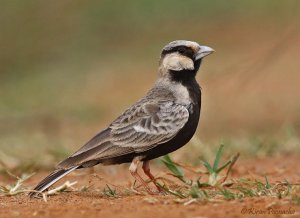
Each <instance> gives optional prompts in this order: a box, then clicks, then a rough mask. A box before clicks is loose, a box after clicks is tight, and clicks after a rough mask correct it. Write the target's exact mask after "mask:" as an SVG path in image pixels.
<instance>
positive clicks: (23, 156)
mask: <svg viewBox="0 0 300 218" xmlns="http://www.w3.org/2000/svg"><path fill="white" fill-rule="evenodd" d="M299 3H300V2H299V1H297V0H289V1H282V0H265V1H239V0H227V1H217V0H211V1H199V0H191V1H171V0H165V1H161V0H152V1H146V0H131V1H121V0H118V1H107V0H101V1H80V0H72V1H71V0H65V1H51V2H48V1H42V0H40V1H35V0H27V1H16V0H0V4H1V7H0V31H1V32H0V167H1V166H4V167H8V166H17V165H18V164H20V163H23V164H22V166H24V163H27V165H30V166H32V165H34V166H49V165H50V166H52V164H53V162H54V161H57V160H61V159H62V158H63V157H65V156H66V155H67V154H70V152H71V151H74V150H75V149H76V148H78V147H79V146H81V145H82V144H83V143H85V142H86V141H87V140H88V139H89V138H90V137H91V136H93V135H94V134H95V133H97V132H98V131H99V130H101V129H102V128H104V127H105V126H107V125H108V124H109V123H110V121H112V119H114V118H115V117H116V116H118V115H119V114H120V113H121V112H122V111H123V110H124V109H126V108H127V107H128V106H130V105H131V104H132V103H134V102H135V101H136V100H138V99H139V98H140V97H142V96H143V95H144V94H145V92H146V91H147V90H148V89H149V88H150V87H151V86H152V84H153V82H154V81H155V79H156V76H157V66H158V58H159V54H160V51H161V49H162V47H163V46H164V45H165V44H167V43H168V42H170V41H173V40H176V39H187V40H193V41H196V42H199V43H200V44H203V45H207V46H210V47H212V48H214V49H215V50H216V53H214V54H213V55H211V56H209V57H207V58H206V59H205V60H204V62H203V64H202V67H201V70H200V72H199V73H198V76H197V79H198V81H199V83H200V84H201V87H202V92H203V107H202V114H201V122H200V126H199V128H198V131H197V134H196V137H195V138H194V139H193V141H192V142H191V143H190V144H191V145H190V146H186V147H185V148H184V149H181V150H180V151H179V152H178V153H176V154H177V155H189V154H188V153H189V152H188V151H189V149H193V148H196V149H198V150H199V152H198V153H197V155H198V156H199V155H208V154H209V153H210V152H211V151H210V148H213V147H214V146H215V147H216V146H218V144H219V142H220V141H223V142H224V143H227V144H228V145H231V147H232V148H233V149H234V150H235V151H241V152H242V153H243V154H244V156H247V155H248V154H250V155H251V154H253V155H262V156H263V155H266V154H273V153H276V152H277V153H278V151H280V152H295V151H299V150H300V148H299V147H300V144H299V140H298V136H299V129H300V113H299V112H300V91H299V82H300V61H299V57H300V56H299V52H300V13H299V12H300V10H299V9H300V4H299ZM280 152H279V153H280ZM25 165H26V164H25ZM27 165H26V166H27Z"/></svg>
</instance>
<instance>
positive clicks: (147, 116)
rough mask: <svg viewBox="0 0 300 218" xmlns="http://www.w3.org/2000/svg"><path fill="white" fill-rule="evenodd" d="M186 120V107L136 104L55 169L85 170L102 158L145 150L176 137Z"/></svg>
mask: <svg viewBox="0 0 300 218" xmlns="http://www.w3.org/2000/svg"><path fill="white" fill-rule="evenodd" d="M188 118H189V112H188V110H187V108H186V107H185V106H183V105H179V104H176V103H174V102H172V101H145V102H143V101H142V102H139V103H137V104H135V105H134V106H132V107H131V108H129V109H127V110H126V111H125V112H124V113H123V114H122V115H121V116H120V117H118V118H117V119H116V120H115V121H114V122H113V123H112V124H111V125H110V126H109V127H108V128H107V129H106V130H104V131H102V132H100V133H99V134H98V135H96V136H95V137H94V138H92V139H91V140H90V141H89V142H88V143H86V144H85V145H84V146H82V147H81V148H80V149H79V150H78V151H77V152H75V153H74V154H73V155H71V156H70V157H69V158H67V159H65V160H64V161H62V162H61V163H59V164H58V168H68V167H72V166H79V165H82V166H84V167H86V166H90V165H95V164H97V163H99V161H101V160H104V159H109V158H114V157H120V156H122V155H126V154H129V153H140V152H143V151H146V150H149V149H151V148H153V147H155V146H156V145H158V144H162V143H164V142H167V141H169V140H170V139H172V138H173V137H174V136H176V134H177V133H178V132H179V131H180V129H181V128H182V127H183V126H184V125H185V124H186V122H187V121H188Z"/></svg>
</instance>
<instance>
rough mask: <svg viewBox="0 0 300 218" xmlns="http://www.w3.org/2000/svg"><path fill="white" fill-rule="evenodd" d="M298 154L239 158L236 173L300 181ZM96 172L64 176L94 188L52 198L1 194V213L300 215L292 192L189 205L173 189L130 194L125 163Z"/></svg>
mask: <svg viewBox="0 0 300 218" xmlns="http://www.w3.org/2000/svg"><path fill="white" fill-rule="evenodd" d="M299 159H300V156H299V155H292V156H291V155H290V156H285V155H282V156H280V157H268V158H261V159H252V160H251V159H249V160H239V161H238V164H237V165H236V166H235V169H234V171H233V173H232V175H231V178H233V179H234V178H250V179H260V180H262V181H263V178H264V175H266V176H268V178H269V181H270V183H276V182H277V181H284V180H285V179H286V180H288V181H289V182H290V183H299V181H300V173H299V172H300V166H299ZM153 171H154V173H155V174H156V175H165V174H163V172H166V169H165V168H163V167H162V166H159V167H154V170H153ZM158 171H159V173H158ZM95 172H97V174H95ZM95 172H92V171H91V170H81V171H78V172H75V173H73V174H72V175H69V176H68V177H67V178H66V179H64V181H66V180H70V181H78V183H77V184H76V188H80V187H81V186H82V185H86V186H90V185H92V188H90V189H89V191H87V192H79V191H75V192H64V193H61V194H58V195H55V196H50V197H48V202H47V203H46V202H44V201H43V200H42V199H29V198H28V197H27V196H26V195H24V194H21V195H17V196H11V197H3V196H2V197H0V217H1V218H6V217H23V218H26V217H55V216H57V217H149V218H150V217H174V218H176V217H183V218H186V217H194V218H196V217H198V218H200V217H214V218H217V217H300V205H299V204H294V203H292V202H291V201H290V199H289V198H282V199H278V198H276V197H248V198H243V199H239V200H230V201H225V200H218V201H213V202H197V203H191V204H188V205H184V204H183V203H182V202H178V199H177V198H176V197H174V196H169V195H167V196H166V195H153V196H151V195H138V194H132V193H131V194H128V193H127V194H126V191H124V190H125V189H126V188H128V187H130V186H131V184H132V182H133V179H132V178H131V177H130V176H129V173H128V171H127V170H126V165H121V166H108V167H99V168H96V169H95ZM46 173H47V172H39V173H38V174H36V175H35V176H33V177H32V178H31V179H30V180H28V181H27V182H26V184H25V185H26V186H33V185H35V184H36V182H37V181H38V180H39V179H41V178H42V177H43V176H45V175H46ZM3 181H4V184H5V182H6V183H7V182H10V181H9V179H7V178H4V180H2V182H3ZM64 181H63V182H64ZM2 182H1V183H2ZM106 184H109V185H110V186H111V187H115V188H116V189H117V193H118V192H119V193H120V194H119V197H117V198H110V197H107V196H104V195H103V194H101V191H102V190H103V189H104V188H105V186H106ZM178 184H180V182H178ZM141 189H142V188H140V189H139V190H140V191H141Z"/></svg>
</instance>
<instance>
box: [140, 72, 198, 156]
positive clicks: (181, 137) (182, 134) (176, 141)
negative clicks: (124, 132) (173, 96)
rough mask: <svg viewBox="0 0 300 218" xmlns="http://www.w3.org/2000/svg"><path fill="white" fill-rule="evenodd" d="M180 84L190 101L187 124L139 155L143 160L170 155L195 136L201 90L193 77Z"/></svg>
mask: <svg viewBox="0 0 300 218" xmlns="http://www.w3.org/2000/svg"><path fill="white" fill-rule="evenodd" d="M182 84H183V85H184V86H186V87H187V89H188V91H189V94H190V97H191V100H192V103H191V105H190V107H189V108H188V109H189V113H190V114H189V119H188V121H187V123H186V124H185V126H184V127H183V128H182V129H181V130H180V131H179V132H178V134H177V135H176V136H175V137H174V138H173V139H171V140H170V141H168V142H165V143H163V144H160V145H157V146H156V147H154V148H153V149H150V150H148V151H145V152H143V153H141V155H142V156H145V158H144V159H143V160H151V159H154V158H157V157H160V156H163V155H166V154H168V153H171V152H173V151H175V150H177V149H179V148H181V147H182V146H184V145H185V144H186V143H188V142H189V141H190V139H191V138H192V137H193V135H194V134H195V132H196V129H197V126H198V123H199V118H200V109H201V90H200V87H199V85H198V83H197V81H196V79H195V77H192V78H189V80H187V81H184V82H183V83H182Z"/></svg>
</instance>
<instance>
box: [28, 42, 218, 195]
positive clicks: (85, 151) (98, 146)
mask: <svg viewBox="0 0 300 218" xmlns="http://www.w3.org/2000/svg"><path fill="white" fill-rule="evenodd" d="M213 52H214V49H212V48H210V47H208V46H204V45H199V44H198V43H197V42H194V41H188V40H175V41H172V42H170V43H168V44H167V45H166V46H164V47H163V49H162V51H161V54H160V59H159V67H158V78H157V80H156V82H155V83H154V85H153V86H152V88H151V89H150V90H149V91H148V92H147V93H146V95H145V96H144V97H143V98H141V99H140V100H138V101H137V102H136V103H135V104H133V105H132V106H131V107H129V108H128V109H126V110H125V111H124V112H123V113H122V114H121V115H120V116H119V117H117V118H116V119H115V120H114V121H113V122H112V123H111V124H110V125H108V127H107V128H105V129H104V130H102V131H100V132H99V133H98V134H96V135H95V136H94V137H93V138H91V139H90V140H89V141H88V142H87V143H86V144H84V145H83V146H82V147H81V148H79V149H78V150H77V151H76V152H75V153H73V154H72V155H71V156H69V157H68V158H66V159H65V160H63V161H61V162H60V163H59V164H58V165H57V167H56V170H54V171H53V172H52V173H51V174H49V175H48V176H47V177H46V178H44V179H43V180H42V181H41V182H40V183H38V185H37V186H36V187H35V188H34V189H33V191H32V192H30V193H29V196H30V197H38V196H39V195H41V193H42V192H44V191H45V190H47V189H48V188H49V187H50V186H52V185H53V184H54V183H56V182H57V181H58V180H60V179H62V178H63V177H64V176H66V175H67V174H69V173H71V172H72V171H74V170H76V169H80V168H88V167H93V166H95V165H97V164H103V165H112V164H122V163H131V164H130V166H129V171H130V173H131V175H132V176H133V177H134V178H135V180H136V181H138V182H139V183H141V185H142V187H144V189H145V191H146V192H148V193H149V194H153V193H155V192H153V191H152V190H151V189H150V187H149V186H148V184H147V183H146V182H145V180H144V179H143V178H142V177H141V176H140V175H139V174H138V172H137V169H138V166H139V164H140V163H142V169H143V171H144V173H145V175H146V176H147V177H148V178H149V179H150V181H152V182H153V183H154V184H155V185H156V187H157V189H158V191H161V189H160V187H159V186H158V185H157V183H156V182H155V177H154V176H153V174H152V173H151V171H150V164H149V163H150V160H152V159H155V158H158V157H160V156H163V155H166V154H168V153H171V152H173V151H175V150H177V149H179V148H181V147H182V146H184V145H185V144H187V143H188V142H189V140H190V139H191V138H192V136H193V135H194V134H195V132H196V129H197V126H198V123H199V119H200V109H201V88H200V85H199V84H198V82H197V81H196V74H197V72H198V70H199V68H200V65H201V62H202V60H203V58H204V57H206V56H207V55H209V54H211V53H213Z"/></svg>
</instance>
